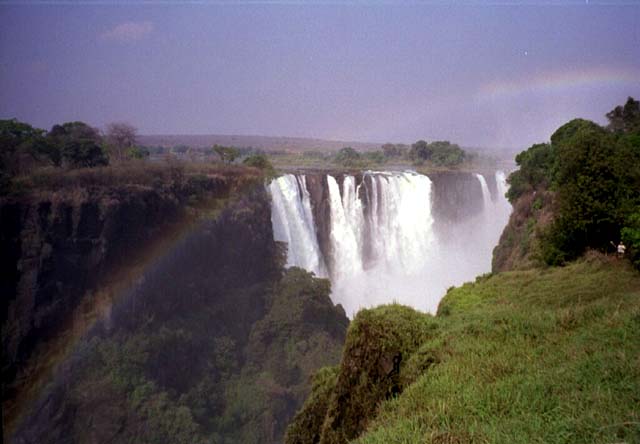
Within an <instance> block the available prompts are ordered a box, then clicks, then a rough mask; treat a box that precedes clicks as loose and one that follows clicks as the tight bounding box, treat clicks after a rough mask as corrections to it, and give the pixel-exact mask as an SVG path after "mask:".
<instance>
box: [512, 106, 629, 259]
mask: <svg viewBox="0 0 640 444" xmlns="http://www.w3.org/2000/svg"><path fill="white" fill-rule="evenodd" d="M638 106H639V104H638V101H635V100H634V99H632V98H629V100H628V101H627V103H626V104H625V106H624V107H617V108H616V109H615V110H613V111H611V112H610V113H608V114H607V117H609V119H610V120H611V124H610V125H609V127H608V128H603V127H601V126H599V125H597V124H595V123H593V122H590V121H587V120H583V119H575V120H572V121H571V122H569V123H567V124H565V125H563V126H561V127H560V128H559V129H558V130H557V131H556V132H555V133H554V134H553V135H552V136H551V143H550V144H538V145H533V146H532V147H531V148H529V149H528V150H526V151H524V152H522V153H520V154H519V155H518V156H517V157H516V162H517V164H518V166H519V167H520V169H519V170H518V171H516V172H514V173H512V174H511V175H510V177H509V184H510V185H511V188H510V190H509V192H508V193H507V197H508V198H509V200H510V201H511V202H512V203H513V204H514V205H516V204H517V201H518V199H520V198H522V197H524V196H525V195H527V194H534V195H535V194H536V193H543V194H544V193H546V192H547V191H548V192H550V193H551V194H552V196H553V198H552V199H551V202H550V204H549V205H550V206H551V208H552V212H553V220H552V221H550V223H549V224H548V225H547V226H544V227H540V229H539V230H538V231H537V236H538V237H539V238H540V240H541V241H540V243H539V252H538V254H539V256H540V258H541V259H542V260H543V261H544V262H546V263H548V264H552V265H557V264H563V263H566V262H567V261H570V260H573V259H575V258H577V257H579V256H580V255H581V254H582V253H584V251H585V250H586V249H588V248H594V249H598V250H600V251H607V250H609V251H610V250H611V245H612V244H613V245H615V244H617V243H618V242H619V241H620V240H621V237H622V236H623V232H624V233H626V234H625V236H627V238H628V239H629V241H630V242H632V243H633V239H634V236H633V233H634V230H635V228H634V227H635V226H636V222H635V219H634V214H637V213H638V211H639V208H640V193H639V192H638V190H640V130H639V129H638V128H640V124H639V123H638V122H639V121H640V112H639V111H638ZM530 200H531V199H530ZM625 227H626V228H627V229H626V230H625ZM630 255H631V259H632V260H633V261H637V260H638V256H637V255H638V250H637V247H636V246H634V247H633V248H632V249H631V250H630Z"/></svg>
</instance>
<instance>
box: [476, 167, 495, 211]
mask: <svg viewBox="0 0 640 444" xmlns="http://www.w3.org/2000/svg"><path fill="white" fill-rule="evenodd" d="M476 178H477V179H478V181H479V182H480V188H481V189H482V202H483V203H484V206H485V208H489V207H490V206H491V192H490V191H489V185H487V180H486V179H485V178H484V176H483V175H482V174H477V173H476Z"/></svg>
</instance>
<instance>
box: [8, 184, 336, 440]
mask: <svg viewBox="0 0 640 444" xmlns="http://www.w3.org/2000/svg"><path fill="white" fill-rule="evenodd" d="M199 187H201V188H198V189H197V190H195V191H194V190H193V189H181V188H175V187H172V188H167V189H165V188H161V189H153V188H151V189H149V188H144V187H134V188H129V187H122V188H110V189H102V190H96V191H95V192H89V191H87V192H85V193H82V194H80V195H76V194H72V193H69V194H64V193H61V194H60V195H54V196H53V197H51V198H47V199H42V198H36V197H32V198H29V199H28V200H25V199H20V200H17V199H16V200H14V201H11V202H3V203H2V205H1V206H0V211H1V212H2V213H1V214H2V224H3V227H2V228H3V230H2V233H3V238H2V261H3V264H8V265H9V267H7V269H9V270H10V271H11V272H10V273H9V278H10V279H7V280H6V281H5V280H3V282H2V285H3V289H5V288H6V289H8V290H9V291H10V293H9V294H10V295H12V296H13V297H12V299H11V300H10V302H9V304H8V307H7V308H6V310H5V312H4V316H5V320H6V322H3V353H4V356H9V357H10V359H7V360H5V361H4V362H6V363H7V364H6V365H5V366H4V367H3V381H9V384H8V387H9V388H13V390H7V391H5V400H4V401H7V402H8V404H5V405H10V406H11V407H13V408H14V409H15V408H17V407H15V406H16V405H18V406H20V407H21V411H18V410H12V411H10V412H7V410H6V409H5V412H4V415H5V418H8V419H9V420H10V421H9V422H11V430H10V432H11V435H5V442H15V443H58V442H68V443H89V442H91V443H103V442H104V443H107V442H110V443H119V442H205V441H206V442H222V441H225V440H231V442H248V443H250V442H266V443H271V442H273V443H275V442H280V441H281V439H282V435H283V432H284V427H285V425H286V423H287V422H288V420H289V418H290V417H291V416H292V415H293V414H294V412H295V411H296V410H297V409H298V408H299V407H300V406H301V404H302V402H303V400H304V398H305V397H306V396H307V394H308V392H309V389H310V387H309V377H310V375H311V373H313V372H314V371H315V370H316V369H317V368H318V367H320V366H322V365H327V364H335V363H336V362H337V361H338V359H339V353H340V349H341V346H342V343H343V341H344V335H345V330H346V325H347V322H348V321H347V318H346V316H345V315H344V311H342V310H341V308H340V307H334V306H333V304H332V303H331V301H330V299H329V294H328V293H329V284H328V282H327V281H324V280H320V279H314V278H312V277H311V276H310V275H308V274H307V273H306V272H304V271H302V270H299V271H295V270H293V271H288V272H286V273H285V272H284V270H283V268H282V264H283V263H284V261H283V258H282V251H281V250H282V249H281V248H280V247H279V245H278V244H276V243H275V242H274V241H273V233H272V230H271V221H270V201H269V198H268V195H267V193H266V192H265V189H264V187H263V185H262V184H261V183H260V184H258V185H257V186H256V187H253V188H252V189H251V190H245V191H244V192H242V193H240V192H239V191H238V190H237V189H236V188H234V187H235V185H234V184H233V183H230V182H228V181H226V180H222V181H218V180H216V181H214V182H208V181H201V183H200V184H199ZM204 198H206V199H208V202H207V204H206V205H200V206H198V205H194V200H198V199H204ZM196 208H199V210H198V211H197V212H196V210H195V209H196ZM196 216H198V217H196ZM5 247H6V248H5ZM123 281H125V282H129V283H130V284H131V285H126V286H123V285H122V284H121V283H122V282H123ZM105 287H107V288H109V289H110V290H109V291H106V290H105ZM105 293H106V294H109V295H110V296H111V297H110V299H108V301H107V303H105V299H104V297H103V296H104V294H105ZM90 303H95V304H94V305H100V304H102V307H101V310H100V313H101V316H97V319H98V320H97V322H94V323H93V324H91V325H89V328H87V329H86V330H85V331H80V332H78V331H77V330H78V329H77V328H76V327H77V326H78V323H77V322H76V319H77V318H78V316H80V315H81V314H82V313H80V314H79V313H78V312H79V311H80V312H84V310H85V308H86V307H89V308H92V306H91V304H90ZM283 307H298V311H296V312H295V313H292V312H286V311H285V310H284V308H283ZM283 313H284V314H283ZM69 319H71V322H70V321H69ZM5 332H6V333H7V334H6V335H5ZM66 337H69V338H70V339H71V340H72V341H74V342H75V345H73V342H72V343H71V344H69V343H66V344H65V345H66V349H68V350H70V352H66V354H65V355H64V356H63V358H64V359H60V360H59V362H56V365H55V366H53V368H52V372H53V373H52V376H51V377H49V378H44V379H43V380H42V381H40V383H47V385H46V387H45V388H41V389H39V390H38V391H37V392H36V393H34V394H33V396H32V397H31V398H30V400H29V402H28V403H27V402H26V401H25V399H24V398H22V399H16V397H18V396H20V395H23V393H22V392H20V391H19V389H20V388H21V387H20V384H19V383H18V382H19V381H24V382H27V383H29V382H31V381H30V380H29V378H30V377H32V376H31V374H27V373H25V369H29V368H30V364H32V363H33V362H37V361H38V360H40V359H41V357H42V356H46V355H47V354H48V353H50V349H49V348H48V347H49V344H52V343H55V342H56V341H62V340H63V339H64V338H66ZM45 341H47V343H46V344H45ZM3 365H4V364H3ZM12 381H13V383H12ZM21 402H22V404H21V405H20V403H21ZM17 413H20V414H21V415H20V417H18V415H17ZM10 414H13V415H14V416H13V417H9V415H10Z"/></svg>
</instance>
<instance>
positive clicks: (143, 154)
mask: <svg viewBox="0 0 640 444" xmlns="http://www.w3.org/2000/svg"><path fill="white" fill-rule="evenodd" d="M149 154H150V153H149V150H148V149H147V148H146V147H143V146H132V147H131V148H129V149H128V150H127V157H128V158H129V159H146V158H147V157H149Z"/></svg>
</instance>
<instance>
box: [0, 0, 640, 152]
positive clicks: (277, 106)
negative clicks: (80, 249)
mask: <svg viewBox="0 0 640 444" xmlns="http://www.w3.org/2000/svg"><path fill="white" fill-rule="evenodd" d="M627 96H633V97H636V98H640V2H633V1H628V2H627V1H600V2H598V1H595V0H585V1H544V2H538V1H523V2H518V1H503V2H482V1H468V2H465V1H457V2H447V1H435V2H415V1H409V2H402V3H390V2H375V3H370V2H365V1H356V2H351V3H341V2H321V3H317V2H316V3H313V2H311V3H309V2H296V1H275V2H260V1H257V2H247V3H245V2H238V3H224V2H223V3H213V2H206V1H205V2H202V3H197V2H188V3H177V2H171V1H169V2H163V3H155V2H139V3H130V2H128V3H123V2H120V3H112V2H73V1H67V2H55V1H48V2H8V3H7V2H4V3H3V2H0V119H6V118H14V117H15V118H17V119H19V120H22V121H26V122H28V123H31V124H32V125H34V126H37V127H40V128H46V129H48V128H50V127H51V126H52V125H53V124H55V123H61V122H66V121H73V120H82V121H85V122H87V123H89V124H91V125H94V126H96V127H99V128H104V127H105V126H106V125H107V124H108V123H110V122H114V121H125V122H129V123H131V124H132V125H134V126H135V127H137V128H138V131H139V133H141V134H242V135H265V136H297V137H316V138H323V139H333V140H347V141H366V142H405V143H407V142H408V143H411V142H413V141H415V140H418V139H425V140H427V141H433V140H451V141H452V142H456V143H459V144H461V145H463V146H474V147H488V148H491V147H497V148H509V149H513V150H515V151H520V150H522V149H525V148H526V147H528V146H529V145H531V144H533V143H537V142H543V141H546V140H548V139H549V136H550V135H551V133H552V132H553V131H554V130H555V129H556V128H557V127H558V126H559V125H561V124H563V123H565V122H566V121H568V120H570V119H572V118H575V117H582V118H587V119H591V120H594V121H596V122H598V123H605V122H606V119H605V118H604V114H606V112H607V111H609V110H611V109H612V108H613V107H615V106H616V105H618V104H622V103H624V102H625V100H626V98H627Z"/></svg>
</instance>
